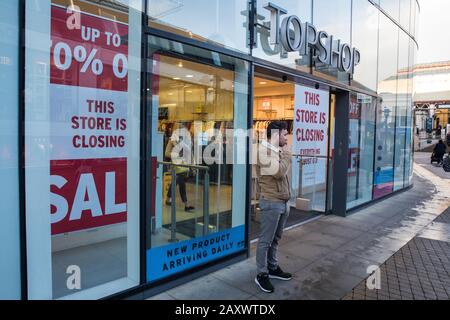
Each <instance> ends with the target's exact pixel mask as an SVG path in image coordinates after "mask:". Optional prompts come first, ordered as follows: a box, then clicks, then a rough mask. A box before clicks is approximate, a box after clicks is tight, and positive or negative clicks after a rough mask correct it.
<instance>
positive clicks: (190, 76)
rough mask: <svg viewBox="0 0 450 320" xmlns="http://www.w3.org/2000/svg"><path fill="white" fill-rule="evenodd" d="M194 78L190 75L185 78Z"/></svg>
mask: <svg viewBox="0 0 450 320" xmlns="http://www.w3.org/2000/svg"><path fill="white" fill-rule="evenodd" d="M193 77H194V76H193V75H192V74H188V75H186V78H193Z"/></svg>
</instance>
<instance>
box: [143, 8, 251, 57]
mask: <svg viewBox="0 0 450 320" xmlns="http://www.w3.org/2000/svg"><path fill="white" fill-rule="evenodd" d="M248 5H249V1H248V0H149V2H148V16H149V18H150V22H149V25H150V27H152V28H156V29H160V30H164V31H167V32H171V33H175V34H179V35H182V36H185V37H189V38H192V39H196V40H199V41H205V42H212V43H214V44H217V45H220V46H225V47H228V48H231V49H237V50H240V51H242V52H249V45H248V43H247V38H248Z"/></svg>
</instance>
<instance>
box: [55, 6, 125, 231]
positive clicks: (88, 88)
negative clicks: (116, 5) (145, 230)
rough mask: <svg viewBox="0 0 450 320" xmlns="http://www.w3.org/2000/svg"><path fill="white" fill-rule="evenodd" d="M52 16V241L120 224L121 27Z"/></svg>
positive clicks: (84, 17)
mask: <svg viewBox="0 0 450 320" xmlns="http://www.w3.org/2000/svg"><path fill="white" fill-rule="evenodd" d="M51 14H52V17H51V40H52V46H51V57H50V58H51V68H50V106H51V107H50V110H51V111H50V120H51V126H50V127H51V129H50V131H51V147H52V149H51V153H50V154H51V161H50V174H51V186H50V195H51V197H50V198H51V212H50V214H51V222H52V226H51V230H52V235H57V234H61V233H68V232H74V231H81V230H86V229H90V228H97V227H102V226H106V225H111V224H116V223H122V222H126V221H127V147H128V143H127V142H128V133H127V120H128V119H127V114H128V111H127V106H128V44H127V37H128V26H127V25H125V24H123V23H120V22H116V21H111V20H109V19H105V18H102V17H98V16H94V15H92V14H88V13H83V12H72V11H71V12H67V10H66V9H65V8H62V7H59V6H56V5H54V6H52V11H51ZM74 14H76V15H78V18H79V19H78V20H77V21H79V22H80V23H79V25H73V24H71V23H68V21H71V20H72V19H71V17H72V15H74Z"/></svg>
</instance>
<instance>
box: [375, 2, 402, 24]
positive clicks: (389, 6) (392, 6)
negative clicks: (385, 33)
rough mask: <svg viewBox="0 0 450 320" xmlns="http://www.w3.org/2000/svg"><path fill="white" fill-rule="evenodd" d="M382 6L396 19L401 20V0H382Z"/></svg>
mask: <svg viewBox="0 0 450 320" xmlns="http://www.w3.org/2000/svg"><path fill="white" fill-rule="evenodd" d="M380 7H381V8H382V9H383V10H384V11H385V12H386V13H387V14H388V15H389V16H390V17H391V18H393V19H394V20H395V21H397V22H399V13H400V12H399V10H400V0H380Z"/></svg>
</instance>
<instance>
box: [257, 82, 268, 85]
mask: <svg viewBox="0 0 450 320" xmlns="http://www.w3.org/2000/svg"><path fill="white" fill-rule="evenodd" d="M259 84H262V85H264V84H267V82H266V81H261V82H260V83H259Z"/></svg>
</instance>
